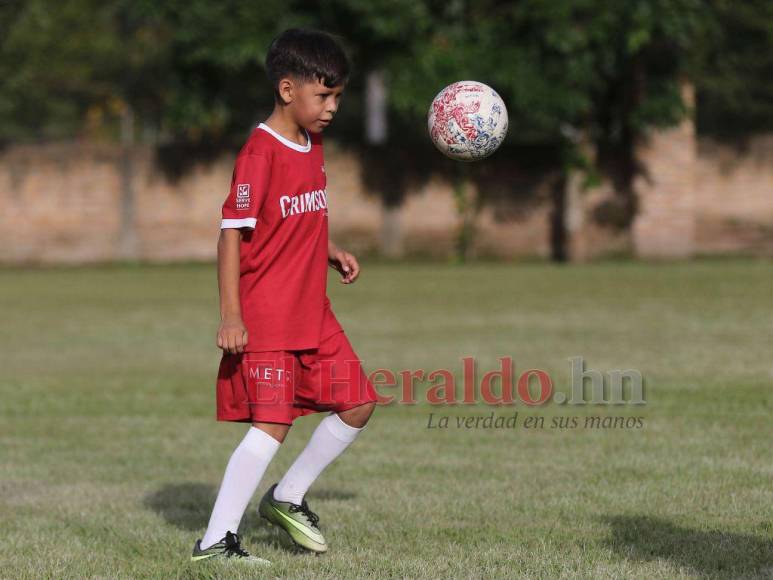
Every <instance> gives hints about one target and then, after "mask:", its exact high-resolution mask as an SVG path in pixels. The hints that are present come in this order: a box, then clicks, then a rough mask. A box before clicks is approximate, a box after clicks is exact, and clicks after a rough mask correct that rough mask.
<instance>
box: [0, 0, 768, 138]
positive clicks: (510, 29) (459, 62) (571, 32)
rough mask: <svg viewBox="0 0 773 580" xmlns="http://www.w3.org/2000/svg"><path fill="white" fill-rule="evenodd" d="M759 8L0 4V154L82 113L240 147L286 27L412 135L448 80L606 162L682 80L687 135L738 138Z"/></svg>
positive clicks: (757, 44)
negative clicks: (340, 52) (272, 46)
mask: <svg viewBox="0 0 773 580" xmlns="http://www.w3.org/2000/svg"><path fill="white" fill-rule="evenodd" d="M772 6H773V5H771V4H770V3H769V2H766V1H765V0H751V1H750V2H744V3H731V2H729V1H728V0H703V1H702V0H519V1H496V0H477V1H475V2H472V1H469V0H444V1H439V0H413V1H411V0H372V1H367V2H366V1H363V0H320V1H310V0H306V1H301V0H281V1H280V0H262V1H261V2H259V3H253V2H241V1H236V0H225V1H221V2H210V1H208V0H184V1H183V0H165V1H161V2H156V1H151V0H135V1H132V0H103V1H96V0H59V1H57V2H55V3H52V2H49V1H48V0H6V1H5V2H3V3H0V33H1V34H2V38H1V39H0V56H1V57H2V60H1V61H0V74H2V79H3V81H2V86H1V87H0V138H2V139H4V140H9V139H25V138H26V139H28V138H51V137H62V136H67V135H72V134H74V133H77V132H78V130H80V129H81V128H82V127H83V123H84V120H85V119H87V117H88V115H89V114H91V116H92V117H96V119H97V121H98V120H99V118H100V115H107V116H109V115H111V114H115V113H116V112H120V110H121V108H122V107H125V106H131V107H132V108H133V109H134V110H135V113H136V115H137V117H138V118H139V119H141V120H142V122H143V123H144V124H146V125H149V126H153V127H156V128H157V129H158V130H159V131H160V132H161V134H162V135H163V136H165V137H164V138H166V139H177V138H184V139H192V140H196V139H202V138H205V137H209V138H211V137H213V136H223V135H225V136H228V135H231V134H238V135H240V136H241V135H243V132H244V126H245V118H254V117H255V116H256V114H257V113H256V109H260V108H261V105H262V107H264V108H265V107H268V106H270V92H269V91H268V90H267V88H266V87H265V83H264V82H263V71H262V61H263V58H264V57H265V50H266V47H267V45H268V43H269V41H270V39H271V38H272V37H273V36H274V35H275V34H276V33H277V32H279V31H280V30H282V29H284V28H287V27H289V26H298V25H301V26H314V27H320V28H324V29H326V30H330V31H331V32H333V33H336V34H339V35H340V36H342V37H343V38H344V39H345V41H346V43H347V46H348V48H349V49H350V52H351V53H352V56H353V57H354V60H355V66H356V71H357V72H359V73H362V72H363V71H365V70H368V69H370V68H373V67H379V68H382V69H384V70H386V71H387V72H388V73H389V79H390V84H391V91H390V102H391V103H392V107H393V113H394V114H395V115H397V116H401V117H403V118H404V119H405V120H406V122H407V123H406V126H409V127H410V126H413V125H415V126H416V127H417V133H418V132H419V131H421V130H422V124H421V123H418V122H417V121H418V120H419V119H420V118H422V117H423V116H424V114H425V112H426V109H427V106H428V103H429V101H430V100H431V99H432V97H433V96H434V95H435V93H436V92H437V91H438V90H439V89H440V88H442V87H443V86H445V85H446V84H448V83H449V82H452V81H455V80H459V79H461V78H474V79H478V80H482V81H484V82H488V83H490V84H492V85H493V86H495V87H496V88H497V89H498V90H499V91H500V92H502V93H503V94H504V95H505V96H506V97H507V102H508V105H509V108H510V113H511V118H512V121H513V122H512V126H513V127H514V130H513V132H512V137H511V138H512V139H513V140H515V141H518V142H523V143H530V142H545V141H551V140H555V139H560V138H561V136H562V135H563V136H566V135H567V132H569V133H571V132H572V131H575V130H583V131H589V132H590V134H591V135H592V137H593V138H594V140H596V141H597V142H599V143H607V144H609V146H610V147H614V146H617V145H619V144H621V143H625V142H627V141H628V140H630V139H631V138H632V136H634V135H636V134H638V133H640V132H641V131H643V130H645V129H646V128H647V127H650V126H659V125H668V124H671V123H673V122H675V121H676V120H677V119H678V118H679V117H680V115H681V114H683V113H684V106H683V103H682V102H681V99H680V96H679V82H680V80H681V79H682V78H683V77H685V76H689V77H691V78H694V79H696V82H697V84H698V88H699V102H700V104H701V105H702V106H704V107H705V113H703V114H702V116H701V114H699V119H701V120H702V121H703V126H706V127H714V128H716V127H720V126H721V125H722V122H721V120H722V119H723V118H729V119H732V124H733V126H736V127H741V128H743V129H744V130H752V129H754V128H759V127H762V126H764V127H768V126H770V124H771V119H773V105H771V104H770V103H771V102H773V99H771V98H770V97H771V88H770V87H771V82H770V81H769V79H770V73H771V67H773V60H772V59H773V56H771V54H773V52H772V51H771V50H770V48H771V45H772V44H773V42H772V36H773V7H772ZM358 86H359V85H358V84H357V81H355V83H354V85H353V89H354V92H355V93H356V90H357V87H358ZM353 97H354V100H355V101H356V100H357V99H358V95H356V94H355V95H353ZM258 104H260V105H258ZM93 120H94V119H92V121H93ZM352 122H355V120H354V119H353V120H352ZM351 134H352V135H357V134H358V133H357V132H352V133H351Z"/></svg>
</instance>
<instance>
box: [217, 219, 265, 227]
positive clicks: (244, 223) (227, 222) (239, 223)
mask: <svg viewBox="0 0 773 580" xmlns="http://www.w3.org/2000/svg"><path fill="white" fill-rule="evenodd" d="M257 223H258V220H257V219H256V218H242V219H238V220H233V219H224V220H223V221H222V222H221V224H220V229H221V230H225V229H229V228H250V229H252V230H254V229H255V224H257Z"/></svg>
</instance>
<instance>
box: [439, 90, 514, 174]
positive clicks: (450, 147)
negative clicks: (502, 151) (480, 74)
mask: <svg viewBox="0 0 773 580" xmlns="http://www.w3.org/2000/svg"><path fill="white" fill-rule="evenodd" d="M427 121H428V122H427V125H428V128H429V135H430V137H431V138H432V142H433V143H434V144H435V147H437V148H438V149H439V150H440V152H441V153H443V154H444V155H447V156H448V157H450V158H451V159H458V160H459V161H477V160H478V159H483V158H484V157H488V156H489V155H491V154H492V153H493V152H494V151H496V150H497V149H498V148H499V146H500V145H501V144H502V141H504V138H505V135H507V108H506V107H505V103H504V101H503V100H502V97H500V96H499V95H498V94H497V92H496V91H495V90H494V89H492V88H491V87H489V86H487V85H484V84H483V83H479V82H477V81H459V82H458V83H454V84H452V85H448V86H447V87H446V88H444V89H443V90H442V91H440V92H439V93H438V95H437V96H436V97H435V99H434V100H433V101H432V105H431V106H430V108H429V115H428V120H427Z"/></svg>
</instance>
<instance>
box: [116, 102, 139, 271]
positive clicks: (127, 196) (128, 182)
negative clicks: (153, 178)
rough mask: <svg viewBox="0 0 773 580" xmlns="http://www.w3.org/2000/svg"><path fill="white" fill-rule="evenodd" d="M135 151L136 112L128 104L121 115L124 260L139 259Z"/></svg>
mask: <svg viewBox="0 0 773 580" xmlns="http://www.w3.org/2000/svg"><path fill="white" fill-rule="evenodd" d="M133 149H134V110H133V109H132V108H131V106H130V105H128V104H127V105H126V108H125V109H124V111H123V113H122V115H121V169H120V171H121V231H120V237H119V248H118V252H119V256H120V258H121V259H123V260H136V259H137V258H138V257H139V256H138V244H137V232H136V229H135V220H134V214H135V204H134V183H133V179H132V178H133V173H134V160H133Z"/></svg>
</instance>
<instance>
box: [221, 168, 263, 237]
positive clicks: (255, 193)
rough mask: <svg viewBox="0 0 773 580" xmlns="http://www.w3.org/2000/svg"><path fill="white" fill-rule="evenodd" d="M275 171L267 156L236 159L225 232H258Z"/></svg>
mask: <svg viewBox="0 0 773 580" xmlns="http://www.w3.org/2000/svg"><path fill="white" fill-rule="evenodd" d="M270 177H271V168H270V164H269V160H268V158H267V157H266V156H265V155H256V154H243V155H239V157H237V158H236V163H235V165H234V172H233V177H232V178H231V191H230V192H229V193H228V198H227V199H226V200H225V203H224V204H223V221H222V223H221V225H220V228H221V229H226V228H250V229H255V224H256V223H257V222H258V215H259V213H260V209H261V208H262V207H263V202H264V201H265V199H266V196H267V195H268V184H269V178H270Z"/></svg>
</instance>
